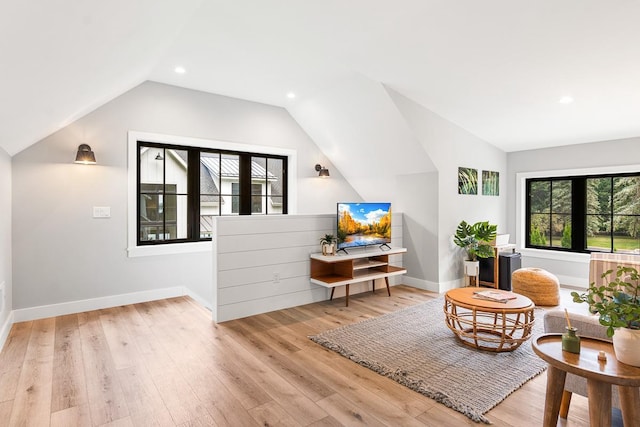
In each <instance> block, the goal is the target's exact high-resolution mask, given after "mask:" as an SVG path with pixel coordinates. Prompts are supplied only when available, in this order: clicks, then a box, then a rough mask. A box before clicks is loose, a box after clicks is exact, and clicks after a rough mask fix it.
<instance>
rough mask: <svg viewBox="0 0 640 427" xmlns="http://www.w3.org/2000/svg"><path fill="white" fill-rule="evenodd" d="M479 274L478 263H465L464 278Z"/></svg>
mask: <svg viewBox="0 0 640 427" xmlns="http://www.w3.org/2000/svg"><path fill="white" fill-rule="evenodd" d="M479 272H480V261H465V262H464V274H465V275H466V276H477V275H478V273H479Z"/></svg>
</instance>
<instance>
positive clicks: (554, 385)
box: [532, 334, 640, 427]
mask: <svg viewBox="0 0 640 427" xmlns="http://www.w3.org/2000/svg"><path fill="white" fill-rule="evenodd" d="M532 344H533V351H535V352H536V354H537V355H538V356H540V358H542V359H543V360H544V361H545V362H547V363H548V364H549V370H548V371H547V395H546V398H545V403H544V426H548V427H551V426H553V427H555V426H556V424H557V422H558V414H559V412H560V401H561V400H562V392H563V391H564V380H565V378H566V376H567V372H570V373H572V374H575V375H579V376H581V377H584V378H586V379H587V390H588V395H589V419H590V425H591V427H601V426H605V427H608V426H611V385H612V384H616V385H617V386H618V391H619V393H620V404H621V406H622V407H621V409H622V420H623V422H624V425H625V427H627V426H633V427H638V426H640V392H639V389H638V387H640V368H636V367H633V366H631V365H625V364H624V363H622V362H618V360H617V359H616V355H615V353H614V351H613V345H612V344H611V343H608V342H606V341H602V340H597V339H593V338H585V337H581V339H580V354H575V353H569V352H566V351H562V335H561V334H544V335H541V336H539V337H537V338H536V339H534V340H533V343H532ZM601 351H602V352H604V354H605V355H606V360H605V361H602V360H599V359H598V353H599V352H601Z"/></svg>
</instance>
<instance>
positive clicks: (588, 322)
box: [544, 309, 611, 342]
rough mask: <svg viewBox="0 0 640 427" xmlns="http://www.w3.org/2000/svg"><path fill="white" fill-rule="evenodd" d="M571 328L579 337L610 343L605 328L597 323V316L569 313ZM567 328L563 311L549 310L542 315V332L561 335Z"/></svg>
mask: <svg viewBox="0 0 640 427" xmlns="http://www.w3.org/2000/svg"><path fill="white" fill-rule="evenodd" d="M569 320H571V326H573V327H574V328H576V329H577V330H578V332H577V333H578V335H579V336H581V337H591V338H598V339H601V340H604V341H609V342H611V338H609V337H607V328H606V327H604V326H602V325H601V324H600V322H599V321H598V315H597V314H580V313H569ZM565 326H567V319H566V318H565V315H564V310H557V309H556V310H549V311H547V312H545V314H544V331H545V332H547V333H558V334H559V333H563V332H564V331H565V329H564V328H565Z"/></svg>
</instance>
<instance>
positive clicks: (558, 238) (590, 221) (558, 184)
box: [526, 173, 640, 253]
mask: <svg viewBox="0 0 640 427" xmlns="http://www.w3.org/2000/svg"><path fill="white" fill-rule="evenodd" d="M526 194H527V199H526V230H527V233H526V239H527V240H526V246H527V247H530V248H538V249H552V250H560V251H571V252H592V251H598V252H636V253H637V252H640V174H638V173H625V174H610V175H594V176H573V177H554V178H532V179H527V180H526Z"/></svg>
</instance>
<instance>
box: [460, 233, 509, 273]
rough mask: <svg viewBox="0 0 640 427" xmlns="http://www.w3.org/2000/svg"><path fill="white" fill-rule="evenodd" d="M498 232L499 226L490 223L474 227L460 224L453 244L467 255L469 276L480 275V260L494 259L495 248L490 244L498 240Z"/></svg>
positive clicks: (466, 271)
mask: <svg viewBox="0 0 640 427" xmlns="http://www.w3.org/2000/svg"><path fill="white" fill-rule="evenodd" d="M497 230H498V226H497V225H495V224H489V222H488V221H480V222H476V223H475V224H473V225H470V224H468V223H467V222H466V221H462V222H461V223H460V224H458V228H457V229H456V234H455V235H454V236H453V242H454V243H455V244H456V245H458V246H460V247H461V248H462V249H464V250H465V251H466V253H467V259H466V260H465V267H464V268H465V273H466V275H467V276H476V275H477V274H478V271H479V264H480V262H479V261H478V258H491V257H493V255H494V251H493V247H492V246H491V244H490V243H489V242H491V241H492V240H493V239H495V238H496V235H497Z"/></svg>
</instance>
